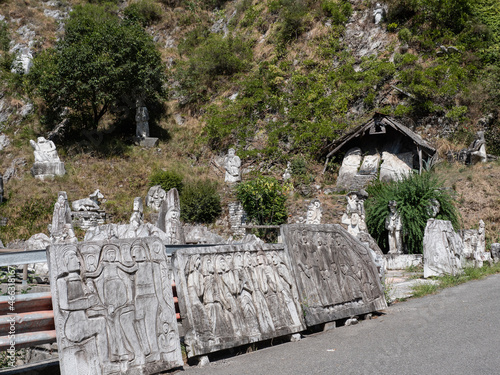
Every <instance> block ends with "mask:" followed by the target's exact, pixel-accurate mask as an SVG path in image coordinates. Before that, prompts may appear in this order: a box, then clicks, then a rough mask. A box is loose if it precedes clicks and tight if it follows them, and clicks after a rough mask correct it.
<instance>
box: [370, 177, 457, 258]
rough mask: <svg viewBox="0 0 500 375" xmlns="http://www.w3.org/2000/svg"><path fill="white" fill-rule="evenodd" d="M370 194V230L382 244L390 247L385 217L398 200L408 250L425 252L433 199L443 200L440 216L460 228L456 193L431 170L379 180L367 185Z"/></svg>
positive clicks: (414, 252)
mask: <svg viewBox="0 0 500 375" xmlns="http://www.w3.org/2000/svg"><path fill="white" fill-rule="evenodd" d="M366 190H367V192H368V194H369V196H370V197H369V198H368V199H367V200H366V202H365V209H366V225H367V227H368V231H369V232H370V234H371V235H372V236H373V237H374V238H375V240H376V241H377V242H378V244H379V245H380V247H382V248H387V230H386V229H385V219H386V217H387V216H388V215H389V208H388V203H389V201H391V200H395V201H396V202H397V203H398V211H399V212H400V214H401V219H402V221H403V238H404V240H403V241H404V243H405V244H406V246H407V249H408V253H410V254H421V253H422V244H423V238H424V231H425V226H426V224H427V220H428V219H429V218H430V216H429V213H428V210H427V208H428V207H429V206H430V204H431V200H432V199H436V200H437V201H438V202H439V204H440V206H441V207H440V211H439V214H438V215H437V217H436V218H437V219H440V220H450V221H451V223H452V225H453V227H454V228H455V230H458V229H459V214H458V211H457V209H456V208H455V206H454V205H453V203H454V199H453V195H452V194H451V192H450V191H449V190H445V189H443V187H442V183H441V182H440V181H439V180H438V178H437V177H436V176H435V175H433V174H432V173H430V172H424V173H422V174H421V175H419V174H418V173H413V174H411V175H409V176H407V177H405V178H403V179H402V180H401V181H393V182H389V183H386V182H381V181H377V182H375V183H374V184H372V185H370V186H368V188H367V189H366Z"/></svg>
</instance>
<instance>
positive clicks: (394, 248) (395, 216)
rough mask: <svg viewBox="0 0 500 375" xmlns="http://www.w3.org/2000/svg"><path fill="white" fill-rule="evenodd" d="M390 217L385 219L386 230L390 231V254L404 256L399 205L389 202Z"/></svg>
mask: <svg viewBox="0 0 500 375" xmlns="http://www.w3.org/2000/svg"><path fill="white" fill-rule="evenodd" d="M388 206H389V211H390V212H389V215H388V216H387V218H386V219H385V229H387V230H388V231H389V254H403V239H402V237H401V232H402V230H403V222H402V220H401V215H400V213H399V212H398V210H397V208H398V203H397V202H396V201H389V204H388Z"/></svg>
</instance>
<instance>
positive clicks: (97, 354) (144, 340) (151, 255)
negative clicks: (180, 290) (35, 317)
mask: <svg viewBox="0 0 500 375" xmlns="http://www.w3.org/2000/svg"><path fill="white" fill-rule="evenodd" d="M48 257H49V264H50V286H51V290H52V304H53V308H54V320H55V326H56V332H57V344H58V349H59V361H60V367H61V374H62V375H70V374H77V373H82V372H83V373H85V374H96V375H97V374H125V373H126V374H154V373H157V372H160V371H164V370H168V369H171V368H175V367H179V366H182V364H183V361H182V356H181V349H180V341H179V333H178V328H177V322H176V318H175V308H174V300H173V296H172V287H171V276H170V272H169V267H168V264H167V259H166V255H165V251H164V249H163V244H162V243H161V241H160V240H159V239H157V238H143V239H134V240H114V241H111V242H105V243H104V242H83V243H80V244H66V245H52V246H51V247H50V248H49V251H48Z"/></svg>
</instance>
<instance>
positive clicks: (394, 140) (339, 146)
mask: <svg viewBox="0 0 500 375" xmlns="http://www.w3.org/2000/svg"><path fill="white" fill-rule="evenodd" d="M353 147H359V148H361V150H362V151H363V153H368V154H374V153H382V152H384V151H387V152H390V153H391V154H403V153H411V154H412V155H413V158H412V162H411V164H413V169H417V170H418V171H419V172H422V169H423V167H424V163H426V164H427V165H429V166H430V165H432V164H434V162H435V160H436V157H437V153H436V150H435V149H434V148H433V147H431V146H430V145H429V144H428V143H427V142H426V141H425V140H424V139H423V138H422V137H421V136H420V135H418V134H416V133H415V132H413V131H411V130H410V129H408V128H407V127H406V126H404V125H403V124H401V123H400V122H398V121H396V120H395V119H394V118H393V117H390V116H387V115H384V114H381V113H375V115H374V116H373V117H372V118H371V119H370V120H369V121H368V122H366V123H364V124H362V125H359V126H357V127H355V128H354V129H352V130H351V131H350V132H348V133H347V134H345V135H344V136H343V137H341V138H339V139H337V140H335V141H334V142H332V143H331V144H329V145H328V146H327V150H329V152H328V154H327V156H326V162H325V167H324V168H323V173H325V171H326V167H327V164H328V161H329V160H330V158H331V157H332V156H333V155H335V154H339V153H345V152H347V151H348V150H350V149H351V148H353Z"/></svg>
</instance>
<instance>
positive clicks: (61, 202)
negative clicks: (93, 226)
mask: <svg viewBox="0 0 500 375" xmlns="http://www.w3.org/2000/svg"><path fill="white" fill-rule="evenodd" d="M50 239H51V241H52V243H74V242H77V241H78V240H77V238H76V236H75V232H74V231H73V224H72V222H71V210H70V208H69V204H68V196H67V195H66V192H65V191H60V192H59V195H58V197H57V202H56V203H55V204H54V215H53V216H52V226H51V227H50Z"/></svg>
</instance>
